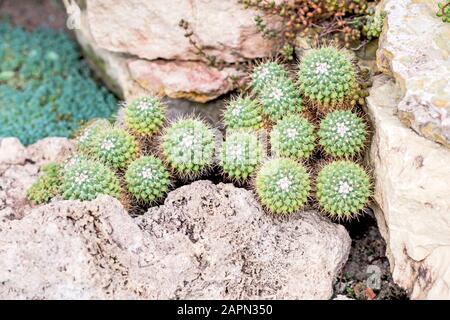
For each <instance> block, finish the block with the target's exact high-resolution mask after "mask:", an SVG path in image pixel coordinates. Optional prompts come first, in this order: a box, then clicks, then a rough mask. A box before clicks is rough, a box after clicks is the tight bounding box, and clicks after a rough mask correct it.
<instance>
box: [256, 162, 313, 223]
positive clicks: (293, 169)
mask: <svg viewBox="0 0 450 320" xmlns="http://www.w3.org/2000/svg"><path fill="white" fill-rule="evenodd" d="M255 189H256V193H257V195H258V197H259V199H260V201H261V203H262V204H263V205H264V206H265V207H266V208H267V209H269V210H270V211H271V212H272V213H275V214H287V213H292V212H295V211H297V210H299V209H301V208H302V207H303V206H304V205H305V204H306V202H307V200H308V196H309V192H310V190H311V185H310V178H309V174H308V172H307V171H306V169H305V168H304V167H303V166H302V165H300V164H299V163H298V162H296V161H294V160H292V159H288V158H277V159H273V160H270V161H268V162H266V163H265V164H264V165H263V166H262V167H261V169H260V170H259V171H258V172H257V175H256V181H255Z"/></svg>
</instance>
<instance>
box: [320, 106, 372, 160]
mask: <svg viewBox="0 0 450 320" xmlns="http://www.w3.org/2000/svg"><path fill="white" fill-rule="evenodd" d="M318 134H319V144H320V145H321V146H322V148H323V149H324V151H325V152H326V153H327V154H328V155H330V156H333V157H351V156H354V155H356V154H358V153H359V152H361V151H362V149H363V148H364V146H365V144H366V141H367V128H366V125H365V123H364V121H363V120H362V119H361V118H360V117H358V116H357V115H356V114H354V113H352V112H351V111H346V110H336V111H333V112H330V113H328V114H327V116H326V117H325V118H324V119H323V120H322V121H321V123H320V129H319V133H318Z"/></svg>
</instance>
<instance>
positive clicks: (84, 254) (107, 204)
mask: <svg viewBox="0 0 450 320" xmlns="http://www.w3.org/2000/svg"><path fill="white" fill-rule="evenodd" d="M0 229H1V230H0V234H1V237H0V298H2V299H4V298H13V299H14V298H16V299H17V298H19V299H30V298H34V299H50V298H54V299H69V298H70V299H93V298H96V299H125V298H129V299H141V298H143V299H175V298H179V299H199V298H203V299H213V298H222V299H237V298H242V299H246V298H262V299H270V298H304V299H313V298H315V299H328V298H331V296H332V292H333V291H332V284H333V281H334V280H335V277H336V275H337V274H338V273H339V272H340V270H341V267H342V266H343V264H344V263H345V261H346V259H347V256H348V253H349V249H350V243H351V240H350V237H349V236H348V233H347V232H346V231H345V229H344V228H343V227H342V226H340V225H336V224H333V223H331V222H329V221H328V220H326V219H324V218H323V217H321V216H320V215H319V214H317V213H316V212H314V211H309V212H301V213H296V214H294V215H292V216H290V217H288V218H286V219H280V218H273V217H271V216H269V215H267V214H264V213H263V212H262V209H261V207H260V206H259V204H258V203H257V201H256V200H255V199H254V197H253V195H252V193H251V192H249V191H247V190H244V189H239V188H235V187H234V186H232V185H230V184H219V185H213V184H212V183H211V182H209V181H198V182H195V183H193V184H191V185H188V186H184V187H182V188H179V189H177V190H175V191H173V192H171V193H170V194H169V195H168V198H167V200H166V201H165V204H164V205H162V206H160V207H154V208H151V209H150V210H149V211H148V212H147V213H146V214H145V215H144V216H142V217H140V218H137V220H133V218H131V217H130V216H129V215H128V214H127V212H125V210H124V209H123V207H122V205H121V204H120V203H119V202H118V201H117V200H115V199H113V198H111V197H108V196H100V197H98V198H97V199H96V200H94V201H90V202H80V201H59V202H53V203H51V204H49V205H46V206H41V207H39V208H36V209H33V210H32V211H30V212H29V213H27V214H26V215H25V217H24V218H23V219H22V220H13V221H6V222H3V223H0Z"/></svg>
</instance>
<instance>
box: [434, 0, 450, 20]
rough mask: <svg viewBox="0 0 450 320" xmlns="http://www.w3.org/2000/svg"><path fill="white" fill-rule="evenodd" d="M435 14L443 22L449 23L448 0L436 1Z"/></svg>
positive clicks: (449, 1) (449, 5) (449, 9)
mask: <svg viewBox="0 0 450 320" xmlns="http://www.w3.org/2000/svg"><path fill="white" fill-rule="evenodd" d="M436 16H438V17H439V18H442V21H443V22H449V23H450V0H446V1H445V2H443V3H438V11H437V12H436Z"/></svg>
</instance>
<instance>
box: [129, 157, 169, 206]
mask: <svg viewBox="0 0 450 320" xmlns="http://www.w3.org/2000/svg"><path fill="white" fill-rule="evenodd" d="M125 181H126V184H127V187H128V191H129V192H130V193H131V194H132V195H133V196H134V197H135V198H136V199H137V200H139V201H143V202H145V203H151V202H154V201H158V200H160V199H161V198H162V197H164V195H165V194H166V193H167V191H168V190H169V186H170V179H169V172H168V171H167V170H166V168H165V167H164V165H163V163H162V162H161V160H159V159H158V158H156V157H154V156H143V157H140V158H138V159H136V160H134V161H133V162H132V163H131V164H130V165H129V167H128V169H127V172H126V173H125Z"/></svg>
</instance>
